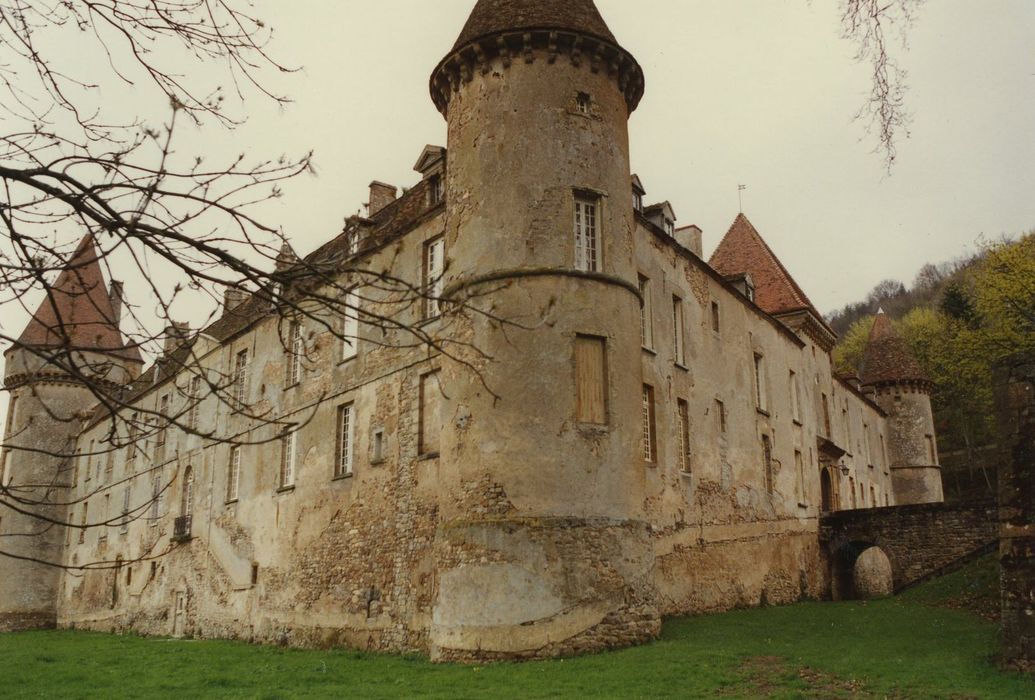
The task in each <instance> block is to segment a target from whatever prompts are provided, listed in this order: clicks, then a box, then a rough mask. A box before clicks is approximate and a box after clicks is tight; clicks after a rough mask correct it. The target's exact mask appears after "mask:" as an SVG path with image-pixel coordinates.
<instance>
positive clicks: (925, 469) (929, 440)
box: [876, 384, 944, 505]
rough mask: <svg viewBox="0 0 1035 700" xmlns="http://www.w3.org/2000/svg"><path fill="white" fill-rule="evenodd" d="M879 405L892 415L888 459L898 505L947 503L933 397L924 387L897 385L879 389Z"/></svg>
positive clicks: (889, 420) (889, 426) (889, 419)
mask: <svg viewBox="0 0 1035 700" xmlns="http://www.w3.org/2000/svg"><path fill="white" fill-rule="evenodd" d="M876 401H877V403H878V404H879V405H880V407H881V408H883V409H884V411H885V412H886V413H887V414H888V456H889V458H890V461H891V475H892V481H893V484H894V489H895V500H896V503H898V504H899V505H910V504H914V503H940V502H941V501H943V500H944V495H943V492H942V470H941V467H940V466H939V465H938V447H937V442H936V439H935V430H934V413H933V411H932V410H931V397H930V394H929V393H928V391H927V390H926V388H923V387H920V386H915V385H908V384H903V385H898V384H896V385H891V386H882V387H879V388H878V389H877V395H876Z"/></svg>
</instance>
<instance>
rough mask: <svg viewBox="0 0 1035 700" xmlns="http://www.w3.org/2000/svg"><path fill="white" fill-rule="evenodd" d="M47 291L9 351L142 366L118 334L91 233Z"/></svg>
mask: <svg viewBox="0 0 1035 700" xmlns="http://www.w3.org/2000/svg"><path fill="white" fill-rule="evenodd" d="M49 292H50V293H49V294H48V295H47V297H46V298H45V299H44V300H43V301H42V302H41V303H40V305H39V308H38V309H37V310H36V313H35V314H34V315H33V317H32V320H30V321H29V324H28V325H27V326H26V327H25V330H24V331H22V334H21V336H20V337H19V338H18V342H17V343H16V344H15V345H14V346H12V349H13V348H17V347H18V346H22V347H31V348H66V349H68V350H77V351H90V352H100V353H104V354H108V355H114V356H117V357H120V358H122V359H125V360H131V361H133V362H140V361H141V358H140V351H139V350H138V349H137V348H136V347H130V346H127V344H126V342H125V340H124V339H123V337H122V333H121V331H119V326H118V321H117V319H116V317H115V310H114V308H113V307H112V304H111V297H109V295H108V288H107V287H106V286H105V284H104V273H103V272H102V271H101V265H100V262H99V260H98V257H97V247H96V245H95V244H94V240H93V234H87V235H86V236H85V237H84V238H83V240H82V241H81V242H80V243H79V247H78V248H76V251H75V253H74V254H73V255H72V257H71V259H70V260H69V261H68V263H67V265H66V266H65V268H64V269H63V270H62V271H61V274H59V275H58V278H57V280H55V282H54V284H52V285H51V286H50V288H49Z"/></svg>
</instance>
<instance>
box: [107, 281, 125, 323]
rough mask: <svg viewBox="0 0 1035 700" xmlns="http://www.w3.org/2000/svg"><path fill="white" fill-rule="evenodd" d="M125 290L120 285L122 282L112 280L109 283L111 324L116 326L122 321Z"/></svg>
mask: <svg viewBox="0 0 1035 700" xmlns="http://www.w3.org/2000/svg"><path fill="white" fill-rule="evenodd" d="M124 294H125V291H124V289H123V287H122V282H119V281H118V280H112V281H111V285H109V287H108V298H109V299H110V300H111V310H112V317H111V322H112V325H114V326H116V327H118V325H119V324H120V323H122V303H123V299H124V298H125V296H124Z"/></svg>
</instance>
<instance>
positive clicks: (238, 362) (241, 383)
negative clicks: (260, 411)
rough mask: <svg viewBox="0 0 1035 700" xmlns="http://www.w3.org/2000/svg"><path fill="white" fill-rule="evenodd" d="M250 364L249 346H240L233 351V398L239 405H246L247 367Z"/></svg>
mask: <svg viewBox="0 0 1035 700" xmlns="http://www.w3.org/2000/svg"><path fill="white" fill-rule="evenodd" d="M250 366H251V352H250V350H249V348H241V349H240V350H238V351H237V352H236V353H234V400H235V401H236V402H237V403H238V405H240V406H245V405H247V402H246V401H245V399H247V398H248V368H249V367H250Z"/></svg>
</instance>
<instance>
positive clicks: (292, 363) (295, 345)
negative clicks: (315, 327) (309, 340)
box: [287, 321, 305, 386]
mask: <svg viewBox="0 0 1035 700" xmlns="http://www.w3.org/2000/svg"><path fill="white" fill-rule="evenodd" d="M287 345H288V354H289V355H290V357H288V372H287V386H294V385H296V384H298V383H299V382H300V381H302V357H303V356H304V355H305V344H304V343H303V341H302V324H301V323H299V322H298V321H292V322H291V324H290V326H289V327H288V342H287Z"/></svg>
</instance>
